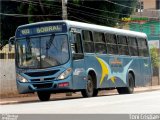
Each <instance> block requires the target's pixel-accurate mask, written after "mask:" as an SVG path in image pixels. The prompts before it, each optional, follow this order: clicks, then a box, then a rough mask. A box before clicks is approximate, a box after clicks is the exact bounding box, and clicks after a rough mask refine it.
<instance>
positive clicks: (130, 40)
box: [128, 37, 138, 56]
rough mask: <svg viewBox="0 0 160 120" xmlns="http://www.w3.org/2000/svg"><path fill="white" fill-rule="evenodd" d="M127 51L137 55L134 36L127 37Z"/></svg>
mask: <svg viewBox="0 0 160 120" xmlns="http://www.w3.org/2000/svg"><path fill="white" fill-rule="evenodd" d="M128 46H129V52H130V55H132V56H138V46H137V40H136V38H134V37H128Z"/></svg>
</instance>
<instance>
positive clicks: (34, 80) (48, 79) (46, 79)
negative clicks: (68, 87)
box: [30, 77, 55, 82]
mask: <svg viewBox="0 0 160 120" xmlns="http://www.w3.org/2000/svg"><path fill="white" fill-rule="evenodd" d="M54 79H55V77H52V78H44V81H51V80H54ZM30 81H31V82H43V81H41V80H40V79H31V80H30Z"/></svg>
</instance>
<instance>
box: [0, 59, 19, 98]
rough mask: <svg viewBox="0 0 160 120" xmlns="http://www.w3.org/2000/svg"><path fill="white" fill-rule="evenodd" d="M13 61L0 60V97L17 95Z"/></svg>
mask: <svg viewBox="0 0 160 120" xmlns="http://www.w3.org/2000/svg"><path fill="white" fill-rule="evenodd" d="M14 61H15V60H13V59H12V60H11V59H0V85H1V87H0V96H1V97H2V96H11V95H15V94H17V93H18V92H17V87H16V76H15V63H14Z"/></svg>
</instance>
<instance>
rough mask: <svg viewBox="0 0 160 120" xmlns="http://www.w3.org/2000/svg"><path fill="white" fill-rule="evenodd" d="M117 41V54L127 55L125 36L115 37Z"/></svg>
mask: <svg viewBox="0 0 160 120" xmlns="http://www.w3.org/2000/svg"><path fill="white" fill-rule="evenodd" d="M117 40H118V53H119V54H120V55H128V54H129V50H128V43H127V38H126V37H125V36H117Z"/></svg>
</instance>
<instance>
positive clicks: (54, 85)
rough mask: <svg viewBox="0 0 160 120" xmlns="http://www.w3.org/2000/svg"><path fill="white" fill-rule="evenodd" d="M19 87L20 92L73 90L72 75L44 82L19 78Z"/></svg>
mask: <svg viewBox="0 0 160 120" xmlns="http://www.w3.org/2000/svg"><path fill="white" fill-rule="evenodd" d="M17 89H18V91H19V93H20V94H25V93H33V92H37V91H50V92H52V93H56V92H67V91H71V90H72V82H71V76H69V77H68V78H66V79H64V80H53V81H44V82H26V83H22V82H19V81H18V80H17Z"/></svg>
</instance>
